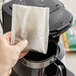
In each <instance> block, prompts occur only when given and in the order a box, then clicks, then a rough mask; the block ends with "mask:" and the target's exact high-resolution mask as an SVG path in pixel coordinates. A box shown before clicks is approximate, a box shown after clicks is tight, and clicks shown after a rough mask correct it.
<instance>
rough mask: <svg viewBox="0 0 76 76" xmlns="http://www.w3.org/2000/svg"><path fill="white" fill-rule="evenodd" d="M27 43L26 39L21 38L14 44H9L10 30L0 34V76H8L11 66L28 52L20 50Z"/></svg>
mask: <svg viewBox="0 0 76 76" xmlns="http://www.w3.org/2000/svg"><path fill="white" fill-rule="evenodd" d="M27 44H28V41H27V40H22V41H21V42H19V43H17V44H15V45H11V33H10V32H8V33H5V34H4V35H3V36H0V76H9V74H10V73H11V68H12V67H13V66H14V65H15V64H16V62H17V61H18V59H19V58H22V57H23V56H25V55H26V54H27V53H28V52H22V51H23V50H24V49H25V48H26V46H27Z"/></svg>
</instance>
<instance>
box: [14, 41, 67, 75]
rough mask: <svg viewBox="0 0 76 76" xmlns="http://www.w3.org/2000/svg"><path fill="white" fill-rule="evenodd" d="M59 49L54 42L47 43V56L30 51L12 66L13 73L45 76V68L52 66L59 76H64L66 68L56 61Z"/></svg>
mask: <svg viewBox="0 0 76 76" xmlns="http://www.w3.org/2000/svg"><path fill="white" fill-rule="evenodd" d="M59 51H60V49H59V47H58V45H57V44H56V43H55V41H49V44H48V51H47V54H42V53H39V52H32V51H30V52H29V53H28V54H27V55H26V56H25V57H24V58H22V59H20V60H19V61H18V63H17V64H16V65H15V66H14V68H13V69H14V71H15V72H16V73H17V74H18V75H20V76H24V75H26V74H27V76H45V75H46V76H47V74H45V73H46V67H47V66H49V65H51V64H53V63H54V65H55V66H56V67H58V69H59V71H60V76H66V68H65V66H64V65H63V63H62V62H61V61H60V60H58V55H59Z"/></svg>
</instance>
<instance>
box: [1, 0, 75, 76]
mask: <svg viewBox="0 0 76 76" xmlns="http://www.w3.org/2000/svg"><path fill="white" fill-rule="evenodd" d="M12 4H21V5H27V6H38V7H49V8H50V13H49V29H50V31H49V43H48V52H47V54H45V55H44V54H41V53H36V52H31V51H30V52H29V53H28V54H27V55H26V56H24V57H23V58H22V59H20V60H19V61H18V62H17V64H16V65H15V66H14V67H13V72H12V74H11V76H25V75H27V76H70V75H71V76H74V75H73V74H72V73H71V72H69V71H68V70H67V69H66V67H65V65H64V64H63V63H62V62H61V61H60V60H62V59H63V57H64V55H65V52H64V50H63V48H62V47H61V45H59V40H60V35H61V34H62V33H64V32H65V31H66V30H68V29H69V28H70V27H71V25H72V21H73V16H72V14H71V13H70V12H68V11H67V10H66V9H65V7H64V4H63V3H61V2H60V1H58V0H12V1H10V2H8V3H6V4H4V5H3V7H2V17H3V25H2V27H3V32H4V33H6V32H8V31H10V30H11V21H12ZM69 74H70V75H69Z"/></svg>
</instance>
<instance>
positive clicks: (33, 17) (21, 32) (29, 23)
mask: <svg viewBox="0 0 76 76" xmlns="http://www.w3.org/2000/svg"><path fill="white" fill-rule="evenodd" d="M11 32H12V33H11V35H12V36H11V44H12V45H13V44H16V43H18V42H19V41H21V40H23V39H26V40H28V46H27V48H26V49H25V50H24V51H28V50H34V51H37V52H41V53H44V54H46V53H47V47H48V36H49V8H48V7H37V6H24V5H19V4H13V10H12V29H11Z"/></svg>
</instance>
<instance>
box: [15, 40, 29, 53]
mask: <svg viewBox="0 0 76 76" xmlns="http://www.w3.org/2000/svg"><path fill="white" fill-rule="evenodd" d="M27 45H28V41H27V40H22V41H20V42H19V43H17V44H16V45H15V47H16V48H17V49H18V51H19V52H22V51H23V50H24V49H25V48H26V47H27Z"/></svg>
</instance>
